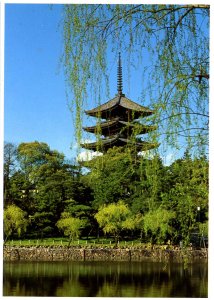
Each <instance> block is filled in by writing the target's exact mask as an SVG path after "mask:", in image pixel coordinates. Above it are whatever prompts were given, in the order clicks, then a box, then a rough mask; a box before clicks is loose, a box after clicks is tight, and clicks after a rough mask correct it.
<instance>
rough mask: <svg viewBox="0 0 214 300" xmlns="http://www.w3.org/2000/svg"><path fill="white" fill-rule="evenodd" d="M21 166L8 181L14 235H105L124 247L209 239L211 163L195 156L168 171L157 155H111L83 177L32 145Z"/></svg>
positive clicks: (20, 153) (24, 147)
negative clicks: (131, 242) (133, 242)
mask: <svg viewBox="0 0 214 300" xmlns="http://www.w3.org/2000/svg"><path fill="white" fill-rule="evenodd" d="M6 149H7V147H6ZM16 160H17V162H16V166H17V167H16V169H14V170H13V172H12V173H11V174H10V175H9V176H8V178H7V181H5V184H6V187H5V191H6V195H7V197H5V199H6V201H5V212H6V215H5V229H6V232H7V236H12V235H14V234H15V235H16V234H18V233H19V234H25V235H26V234H27V235H32V236H35V237H46V236H57V235H60V234H62V232H64V233H65V235H67V236H70V238H74V237H75V236H76V237H77V236H79V235H80V234H81V235H82V236H96V235H97V234H98V232H100V233H101V232H102V231H101V230H103V233H105V234H106V235H111V234H113V235H114V236H115V239H117V240H118V238H119V237H120V238H123V237H125V236H126V238H127V237H129V238H140V237H141V239H142V240H143V241H150V242H152V243H166V242H167V241H168V240H170V241H171V243H178V242H179V241H181V240H183V241H184V242H185V243H186V244H188V243H189V242H190V241H191V236H192V234H193V233H198V232H202V231H203V234H207V233H206V231H207V224H208V223H207V222H208V160H207V158H206V157H205V156H201V157H191V155H190V154H189V152H188V151H187V152H186V153H185V155H184V156H183V157H182V158H181V159H177V160H176V161H174V162H173V163H172V164H171V165H170V166H165V165H164V164H163V162H162V160H161V158H160V157H159V156H157V155H154V156H151V157H150V158H148V157H145V156H142V155H136V154H135V155H134V153H133V152H131V151H130V149H122V148H112V149H111V150H109V151H108V152H107V153H106V154H105V155H103V156H100V157H96V158H94V159H93V160H91V161H88V162H85V163H84V166H85V167H87V168H88V173H82V172H81V166H75V165H71V164H69V163H67V162H66V161H65V160H64V157H63V155H62V154H60V153H58V152H57V151H53V150H51V149H50V148H49V146H48V145H47V144H45V143H39V142H33V143H22V144H20V145H19V146H18V147H17V158H16ZM5 168H8V161H7V160H5ZM8 181H9V182H8ZM120 208H121V209H120ZM123 210H124V214H122V215H121V213H122V212H123ZM7 211H8V212H7ZM13 213H15V214H16V213H17V215H19V216H20V215H21V214H23V215H24V216H25V220H26V222H24V223H22V222H21V220H20V222H18V223H17V224H16V223H15V224H13V223H12V218H11V217H10V216H11V214H13ZM114 214H115V215H114ZM23 220H24V219H23ZM16 226H17V227H16ZM23 229H24V230H23ZM98 229H100V230H99V231H98ZM25 230H26V233H25ZM60 230H62V231H60ZM5 234H6V233H5Z"/></svg>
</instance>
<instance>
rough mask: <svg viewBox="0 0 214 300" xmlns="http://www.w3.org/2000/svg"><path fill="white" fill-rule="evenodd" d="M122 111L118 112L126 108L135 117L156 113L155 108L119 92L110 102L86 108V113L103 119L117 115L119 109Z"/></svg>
mask: <svg viewBox="0 0 214 300" xmlns="http://www.w3.org/2000/svg"><path fill="white" fill-rule="evenodd" d="M118 110H119V111H120V112H119V113H118V114H119V115H120V114H121V111H123V110H124V112H126V111H130V112H133V113H134V117H135V118H138V117H140V116H141V117H145V116H149V115H151V114H153V113H154V111H153V110H151V109H149V108H148V107H145V106H142V105H140V104H138V103H136V102H133V101H132V100H130V99H128V98H127V97H125V95H124V94H117V95H116V96H115V97H114V98H113V99H111V100H109V101H108V102H106V103H104V104H101V105H99V106H97V107H95V108H94V109H91V110H86V111H85V113H86V114H87V115H89V116H93V117H101V118H103V119H108V118H110V116H112V117H114V116H117V111H118Z"/></svg>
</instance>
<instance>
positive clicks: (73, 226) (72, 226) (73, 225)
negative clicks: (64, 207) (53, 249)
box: [56, 212, 84, 245]
mask: <svg viewBox="0 0 214 300" xmlns="http://www.w3.org/2000/svg"><path fill="white" fill-rule="evenodd" d="M56 225H57V227H58V228H59V229H60V230H62V231H63V232H64V235H65V236H69V245H70V242H71V240H73V239H74V238H78V237H79V235H80V230H81V228H82V227H83V226H84V222H83V221H82V220H80V219H79V218H73V217H71V215H70V214H69V213H68V212H63V213H62V215H61V218H60V219H59V220H58V222H57V224H56Z"/></svg>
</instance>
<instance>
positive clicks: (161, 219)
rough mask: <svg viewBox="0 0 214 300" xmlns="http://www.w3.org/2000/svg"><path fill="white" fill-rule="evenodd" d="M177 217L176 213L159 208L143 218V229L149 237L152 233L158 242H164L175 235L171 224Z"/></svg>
mask: <svg viewBox="0 0 214 300" xmlns="http://www.w3.org/2000/svg"><path fill="white" fill-rule="evenodd" d="M175 217H176V214H175V212H174V211H168V210H166V209H164V208H161V207H159V208H158V209H156V210H154V211H149V212H148V213H147V214H146V215H145V216H144V217H143V229H144V231H145V233H146V234H147V235H148V234H149V233H151V234H152V237H153V240H154V239H155V241H156V242H164V241H165V240H166V238H167V237H168V238H170V237H171V236H172V234H173V227H172V225H171V223H172V220H173V219H174V218H175Z"/></svg>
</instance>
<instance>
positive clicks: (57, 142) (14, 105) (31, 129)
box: [4, 4, 74, 158]
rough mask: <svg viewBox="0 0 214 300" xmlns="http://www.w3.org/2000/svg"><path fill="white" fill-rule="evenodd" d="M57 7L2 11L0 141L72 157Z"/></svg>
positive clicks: (17, 6)
mask: <svg viewBox="0 0 214 300" xmlns="http://www.w3.org/2000/svg"><path fill="white" fill-rule="evenodd" d="M61 16H62V10H61V6H60V5H53V6H50V5H38V4H35V5H33V4H31V5H28V4H7V5H6V7H5V102H4V140H5V141H7V142H13V143H16V144H19V143H21V142H31V141H34V140H38V141H40V142H46V143H48V144H49V146H50V147H51V149H56V150H58V151H60V152H63V153H64V154H65V155H66V156H67V157H68V158H71V157H72V155H73V154H72V152H71V150H70V146H71V143H72V142H74V133H73V123H72V118H71V113H70V111H69V109H68V106H67V99H66V94H65V81H64V75H63V70H62V68H60V63H59V62H60V56H61V54H62V47H63V43H62V34H61V29H60V26H59V23H60V19H61Z"/></svg>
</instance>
